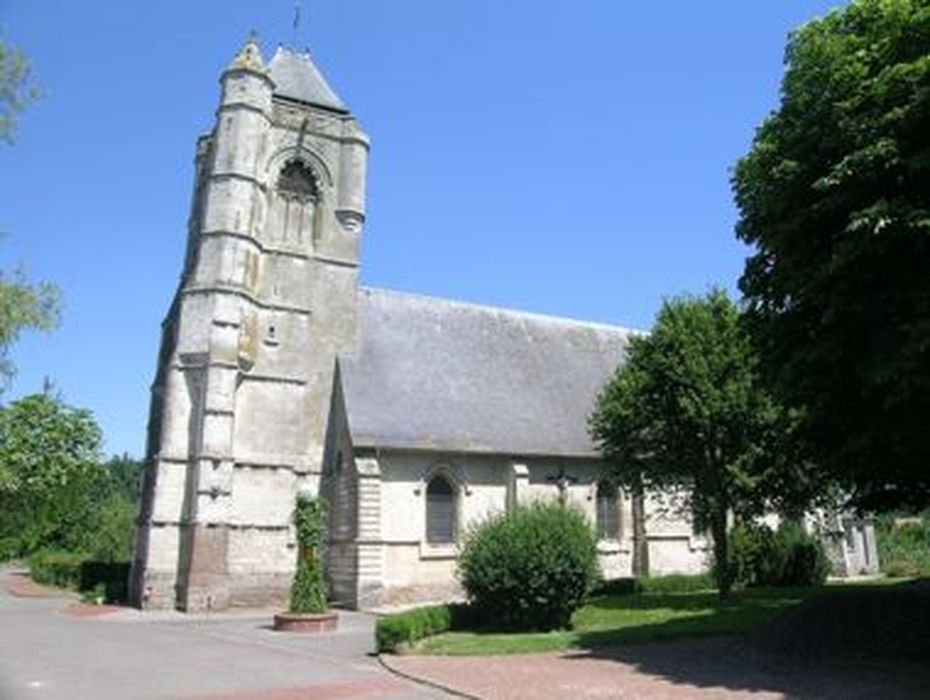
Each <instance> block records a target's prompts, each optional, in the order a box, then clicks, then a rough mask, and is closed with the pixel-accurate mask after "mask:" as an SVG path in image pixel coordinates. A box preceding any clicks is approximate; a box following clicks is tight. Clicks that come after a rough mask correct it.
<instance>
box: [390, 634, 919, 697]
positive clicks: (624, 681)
mask: <svg viewBox="0 0 930 700" xmlns="http://www.w3.org/2000/svg"><path fill="white" fill-rule="evenodd" d="M382 660H383V661H384V662H385V664H386V665H387V666H388V667H389V668H391V669H393V670H395V671H397V672H399V673H402V674H404V675H406V676H408V677H413V678H419V679H421V680H425V681H428V682H430V683H434V684H436V685H439V686H441V687H444V688H448V689H451V690H455V691H458V692H460V693H464V694H466V695H469V696H472V697H477V698H485V699H486V700H550V699H552V700H555V699H556V698H559V699H561V698H572V699H574V698H578V699H579V700H581V699H584V698H619V699H621V700H640V699H644V700H645V699H647V698H648V699H649V700H682V699H685V698H713V699H718V700H736V699H744V698H753V699H754V700H772V699H775V698H778V699H781V698H786V697H788V698H796V697H810V698H843V699H844V700H852V699H853V698H855V699H856V700H871V699H872V698H881V697H886V698H892V697H893V698H924V699H925V698H927V697H930V696H928V695H927V692H926V689H927V687H928V686H930V669H928V668H925V667H923V666H920V665H916V664H910V665H908V664H905V663H887V664H883V665H871V666H870V665H866V664H855V665H853V664H849V665H846V666H844V665H842V664H840V663H835V664H828V663H823V664H820V665H817V666H808V667H804V668H794V667H789V666H785V665H774V666H773V665H771V664H770V663H767V662H765V661H764V660H763V659H762V658H761V657H759V656H758V655H754V654H753V653H752V652H750V651H748V650H746V649H745V648H743V647H742V646H741V645H739V644H737V643H736V642H735V641H733V640H727V639H703V640H702V639H691V640H679V641H671V642H656V643H652V644H639V645H629V646H626V647H618V648H616V649H613V650H604V651H599V652H589V651H575V652H562V653H549V654H521V655H512V656H496V657H477V656H470V657H449V656H447V657H436V656H415V655H411V656H385V657H382Z"/></svg>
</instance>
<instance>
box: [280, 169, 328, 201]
mask: <svg viewBox="0 0 930 700" xmlns="http://www.w3.org/2000/svg"><path fill="white" fill-rule="evenodd" d="M278 191H279V192H281V194H285V195H291V196H293V197H298V198H300V199H316V198H317V195H318V194H319V190H318V188H317V184H316V175H315V174H314V173H313V170H312V169H311V168H309V167H308V166H306V165H305V164H304V163H303V162H302V161H299V160H292V161H290V162H288V163H287V165H285V166H284V169H283V170H281V174H280V175H279V176H278Z"/></svg>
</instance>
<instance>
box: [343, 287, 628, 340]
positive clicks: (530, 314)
mask: <svg viewBox="0 0 930 700" xmlns="http://www.w3.org/2000/svg"><path fill="white" fill-rule="evenodd" d="M359 291H361V292H365V293H374V294H384V295H389V296H395V297H409V298H412V299H418V300H421V301H430V302H438V303H441V304H445V305H447V306H457V307H462V308H466V309H474V310H476V311H492V312H496V313H501V314H506V315H509V316H518V317H522V318H527V319H533V320H537V321H546V322H549V323H558V324H562V325H571V326H585V327H587V328H592V329H593V328H596V329H601V330H606V331H612V332H621V333H626V334H630V335H635V334H644V333H645V331H642V330H639V329H636V328H628V327H626V326H617V325H613V324H610V323H604V322H602V321H587V320H585V319H580V318H573V317H570V316H554V315H551V314H545V313H540V312H537V311H523V310H521V309H511V308H507V307H504V306H495V305H493V304H482V303H478V302H471V301H461V300H459V299H446V298H444V297H436V296H432V295H430V294H423V293H421V292H404V291H400V290H396V289H385V288H384V287H369V286H366V285H361V286H360V287H359Z"/></svg>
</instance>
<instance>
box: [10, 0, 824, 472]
mask: <svg viewBox="0 0 930 700" xmlns="http://www.w3.org/2000/svg"><path fill="white" fill-rule="evenodd" d="M302 4H303V6H304V8H303V13H302V14H303V20H302V26H301V27H300V30H299V38H298V44H299V45H300V46H304V45H309V46H310V48H311V51H312V53H313V56H314V59H315V61H316V63H317V65H318V66H320V68H321V69H322V70H323V71H324V73H325V74H326V75H327V77H328V79H329V82H330V83H331V84H332V86H333V87H334V88H335V90H336V92H337V93H338V94H339V95H340V96H341V97H342V99H343V100H344V101H345V102H347V103H348V104H349V105H350V106H351V108H352V110H353V112H354V113H355V115H356V116H357V117H358V119H359V120H360V122H361V123H362V125H363V127H364V128H365V129H366V131H367V132H368V133H369V134H370V136H371V138H372V154H371V160H370V175H369V200H368V214H369V218H368V223H367V227H366V231H365V234H364V240H363V260H362V278H363V281H364V283H366V284H369V285H375V286H383V287H389V288H393V289H400V290H407V291H415V292H419V293H424V294H430V295H434V296H442V297H451V298H455V299H464V300H469V301H475V302H479V303H486V304H493V305H498V306H508V307H514V308H518V309H523V310H529V311H536V312H542V313H548V314H556V315H564V316H571V317H576V318H584V319H591V320H596V321H602V322H607V323H615V324H619V325H624V326H633V327H639V328H648V327H649V325H650V324H651V322H652V318H653V316H654V314H655V312H656V310H657V308H658V306H659V304H660V302H661V300H662V298H663V297H667V296H673V295H676V294H681V293H685V292H695V293H700V292H703V291H705V290H706V289H707V288H708V287H709V286H711V285H713V284H715V283H719V284H723V285H725V286H726V287H727V288H729V289H730V290H735V285H736V279H737V278H738V276H739V274H740V271H741V270H742V265H743V259H744V257H745V255H746V252H747V251H746V249H745V248H744V247H743V246H741V244H739V243H738V242H737V241H736V239H735V237H734V235H733V222H734V220H735V211H734V208H733V205H732V197H731V194H730V189H729V170H730V167H731V166H732V164H733V163H734V161H735V160H736V159H737V158H738V157H739V156H740V155H741V154H743V153H744V152H745V151H746V150H747V148H748V146H749V144H750V141H751V139H752V135H753V131H754V129H755V127H756V126H757V125H758V124H759V123H760V121H761V120H762V119H763V118H764V116H765V115H766V114H767V113H768V112H769V111H770V110H772V109H773V108H774V107H775V106H776V105H777V99H778V84H779V80H780V77H781V72H782V56H783V52H784V44H785V39H786V36H787V33H788V32H789V31H790V30H791V29H792V28H793V27H796V26H797V25H799V24H801V23H802V22H804V21H806V20H808V19H811V18H813V17H816V16H820V15H823V14H824V13H826V12H827V11H828V10H829V9H830V8H831V7H835V6H837V5H838V4H840V3H838V2H836V1H833V2H825V1H818V0H792V1H791V2H785V1H784V0H754V1H753V2H747V0H711V1H710V2H704V3H696V2H684V1H679V2H665V3H645V2H622V1H617V0H580V1H579V2H573V3H555V2H540V1H539V0H536V1H535V2H529V0H519V1H513V2H500V0H497V1H495V2H492V1H490V0H469V1H468V2H464V1H460V2H448V1H443V2H437V1H436V0H316V1H315V2H310V1H307V0H305V2H303V3H302ZM293 7H294V2H293V0H261V1H259V0H251V1H246V0H196V1H191V0H187V1H185V2H181V1H176V0H162V1H161V2H127V1H126V0H106V1H104V0H100V1H97V2H73V1H71V2H65V1H63V0H62V1H60V2H56V1H52V0H48V1H45V0H0V35H2V36H3V38H4V39H5V40H6V41H7V42H9V43H12V44H15V45H17V46H18V47H19V48H21V49H22V50H23V51H25V52H26V53H27V54H28V55H29V56H30V57H31V58H32V61H33V63H34V69H35V73H36V78H37V80H38V82H39V83H40V85H41V87H42V90H43V92H44V98H43V99H42V101H41V102H40V103H38V104H37V105H35V106H34V107H33V108H31V109H30V110H29V111H28V113H26V114H25V115H24V116H23V119H22V121H21V124H20V128H19V131H18V133H17V135H16V143H15V144H14V145H13V146H12V147H6V146H0V192H2V196H0V231H3V232H5V233H6V236H5V238H4V239H3V240H2V242H0V265H2V266H3V268H4V269H8V268H10V267H11V266H12V265H14V264H16V263H23V264H24V265H25V267H26V268H27V270H28V272H29V274H30V276H31V277H33V278H35V279H48V280H52V281H54V282H56V283H57V284H58V285H59V286H60V287H61V289H62V292H63V295H64V302H65V305H64V317H63V322H62V325H61V327H60V328H59V329H58V330H57V331H55V332H54V333H52V334H48V335H43V334H29V335H26V336H24V337H23V338H22V340H21V341H20V342H19V343H18V344H17V346H16V347H15V348H14V352H13V358H14V360H15V362H16V363H17V365H18V367H19V373H18V375H17V376H16V378H15V380H14V383H13V385H12V387H11V388H10V390H8V391H7V392H6V393H5V394H4V395H3V400H12V399H15V398H17V397H19V396H22V395H24V394H28V393H32V392H35V391H38V390H40V389H41V387H42V382H43V378H44V377H46V376H48V377H49V378H51V379H52V380H53V381H54V383H55V385H56V387H57V388H58V389H59V390H60V392H61V393H62V395H63V396H64V398H65V400H66V401H68V402H69V403H72V404H74V405H79V406H83V407H86V408H89V409H91V410H92V411H93V412H94V413H95V414H96V416H97V418H98V420H99V422H100V424H101V427H102V428H103V430H104V435H105V440H106V450H107V451H108V452H123V451H127V452H129V453H130V454H133V455H138V456H141V454H142V452H143V449H144V430H145V423H146V419H147V411H148V387H149V383H150V382H151V379H152V377H153V374H154V369H155V359H156V352H157V345H158V334H159V325H160V323H161V320H162V318H163V316H164V313H165V311H166V310H167V307H168V303H169V301H170V298H171V296H172V294H173V292H174V288H175V286H176V284H177V281H178V274H179V272H180V265H181V256H182V247H183V242H184V231H185V221H186V218H187V209H188V205H189V201H190V184H191V173H192V158H193V153H194V141H195V138H196V137H197V135H198V134H200V133H202V132H205V131H207V130H209V128H210V126H211V121H212V118H213V113H214V110H215V108H216V100H217V96H218V85H217V79H218V76H219V73H220V72H221V71H222V69H223V67H224V66H225V65H226V64H227V63H228V62H229V60H230V59H231V57H232V56H233V55H234V53H235V52H236V50H237V49H238V48H239V46H240V45H241V43H242V41H243V40H244V38H245V37H246V36H247V34H248V32H249V30H250V29H253V28H254V29H255V30H257V31H258V32H259V35H260V38H261V41H262V46H263V49H264V52H265V55H266V57H267V56H268V55H269V54H270V53H271V52H272V51H273V49H274V47H275V45H276V44H277V43H278V42H279V41H283V42H285V43H289V44H290V43H293V36H294V33H293V30H292V28H291V21H292V17H293Z"/></svg>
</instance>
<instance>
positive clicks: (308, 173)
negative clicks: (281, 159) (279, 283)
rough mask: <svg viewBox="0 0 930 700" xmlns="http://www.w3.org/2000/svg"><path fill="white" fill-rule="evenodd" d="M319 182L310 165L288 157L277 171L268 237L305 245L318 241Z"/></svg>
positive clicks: (267, 231)
mask: <svg viewBox="0 0 930 700" xmlns="http://www.w3.org/2000/svg"><path fill="white" fill-rule="evenodd" d="M319 200H320V183H319V179H318V178H317V176H316V173H315V172H314V171H313V168H311V167H310V166H309V165H307V164H306V163H305V162H303V161H302V160H299V159H296V158H295V159H293V160H289V161H288V162H287V163H285V165H284V167H283V168H282V169H281V172H280V173H278V181H277V182H276V183H275V187H274V192H273V193H272V197H271V202H270V210H269V215H268V223H267V227H266V234H265V235H266V236H267V238H268V240H270V241H271V242H273V243H283V244H285V245H296V246H304V245H307V244H309V243H313V242H315V241H316V230H317V221H316V219H317V216H316V211H317V209H318V204H319Z"/></svg>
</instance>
